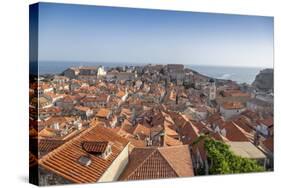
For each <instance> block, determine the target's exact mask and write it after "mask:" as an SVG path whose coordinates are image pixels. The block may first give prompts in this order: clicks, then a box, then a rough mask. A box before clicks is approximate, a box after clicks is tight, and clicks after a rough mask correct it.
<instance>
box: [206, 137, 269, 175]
mask: <svg viewBox="0 0 281 188" xmlns="http://www.w3.org/2000/svg"><path fill="white" fill-rule="evenodd" d="M202 138H204V147H205V150H206V152H207V156H208V160H209V162H210V168H209V173H210V174H231V173H245V172H261V171H264V170H265V169H264V168H263V167H262V166H261V165H259V164H258V163H257V161H255V160H252V159H247V158H243V157H240V156H237V155H235V154H234V153H233V152H232V151H230V150H229V146H228V145H226V144H225V143H223V142H220V141H216V140H214V139H212V138H209V137H206V136H203V137H202Z"/></svg>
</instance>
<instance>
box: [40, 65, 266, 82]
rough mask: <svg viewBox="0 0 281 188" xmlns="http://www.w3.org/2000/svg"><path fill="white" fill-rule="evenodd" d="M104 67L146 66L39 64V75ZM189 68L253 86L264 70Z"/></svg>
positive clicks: (197, 66) (189, 66)
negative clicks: (83, 67)
mask: <svg viewBox="0 0 281 188" xmlns="http://www.w3.org/2000/svg"><path fill="white" fill-rule="evenodd" d="M98 65H103V66H105V67H114V66H125V65H127V66H130V65H134V66H136V65H144V64H128V63H104V62H100V63H99V62H96V63H91V62H83V63H80V62H55V61H52V62H46V61H44V62H39V74H47V73H48V74H54V73H61V72H62V71H64V70H65V69H67V68H69V67H75V66H76V67H77V66H98ZM186 67H187V68H191V69H193V70H195V71H197V72H199V73H201V74H204V75H206V76H210V77H213V78H219V79H230V80H233V81H236V82H238V83H244V82H246V83H248V84H251V83H252V82H253V81H254V79H255V77H256V75H257V74H258V73H259V71H260V70H262V68H252V67H251V68H249V67H246V68H245V67H224V66H205V65H186Z"/></svg>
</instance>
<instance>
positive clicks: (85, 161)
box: [78, 155, 92, 166]
mask: <svg viewBox="0 0 281 188" xmlns="http://www.w3.org/2000/svg"><path fill="white" fill-rule="evenodd" d="M78 162H79V163H80V164H81V165H83V166H89V165H90V164H91V163H92V160H91V158H90V157H89V156H84V155H83V156H81V157H80V158H79V159H78Z"/></svg>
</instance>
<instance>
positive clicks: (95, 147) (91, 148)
mask: <svg viewBox="0 0 281 188" xmlns="http://www.w3.org/2000/svg"><path fill="white" fill-rule="evenodd" d="M108 144H109V142H108V141H84V142H82V143H81V146H82V148H83V149H84V150H85V151H87V152H88V153H91V154H95V153H103V152H104V151H105V150H106V148H107V146H108Z"/></svg>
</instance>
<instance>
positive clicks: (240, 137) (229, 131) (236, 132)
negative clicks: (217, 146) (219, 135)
mask: <svg viewBox="0 0 281 188" xmlns="http://www.w3.org/2000/svg"><path fill="white" fill-rule="evenodd" d="M224 129H225V130H226V135H225V137H226V138H227V139H228V140H229V141H236V142H248V141H249V139H248V138H247V136H246V135H245V134H244V133H243V132H242V131H241V130H240V129H239V128H238V126H237V125H235V124H234V123H233V122H232V121H228V122H225V124H224Z"/></svg>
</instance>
